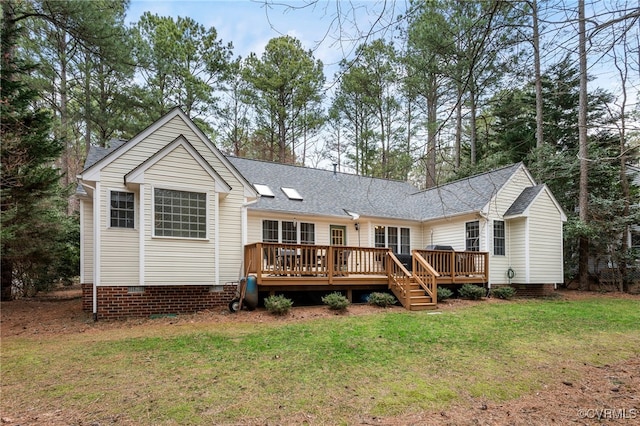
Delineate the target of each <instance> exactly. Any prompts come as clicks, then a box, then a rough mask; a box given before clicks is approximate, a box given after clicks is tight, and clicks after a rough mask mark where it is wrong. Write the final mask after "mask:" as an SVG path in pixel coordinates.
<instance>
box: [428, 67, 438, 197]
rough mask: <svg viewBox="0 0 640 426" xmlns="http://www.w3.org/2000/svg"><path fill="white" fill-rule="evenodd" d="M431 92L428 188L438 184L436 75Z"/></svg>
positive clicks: (429, 95)
mask: <svg viewBox="0 0 640 426" xmlns="http://www.w3.org/2000/svg"><path fill="white" fill-rule="evenodd" d="M431 78H432V81H431V83H430V86H431V87H430V89H429V91H430V93H429V94H428V95H427V173H426V180H425V184H426V187H427V188H432V187H434V186H436V145H437V144H436V133H437V129H438V122H437V120H438V104H437V100H438V95H437V91H438V87H437V84H436V82H435V80H436V77H435V75H432V76H431Z"/></svg>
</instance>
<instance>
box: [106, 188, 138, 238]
mask: <svg viewBox="0 0 640 426" xmlns="http://www.w3.org/2000/svg"><path fill="white" fill-rule="evenodd" d="M114 192H119V193H123V194H131V195H132V197H133V219H132V222H133V226H131V227H129V226H114V225H112V223H111V219H112V218H111V211H112V209H113V208H112V207H111V195H112V194H113V193H114ZM107 205H108V206H109V216H108V218H107V220H108V226H107V228H110V229H131V230H135V229H137V224H136V217H137V210H138V202H137V200H136V194H135V192H132V191H126V190H122V189H109V191H107ZM119 210H122V209H119Z"/></svg>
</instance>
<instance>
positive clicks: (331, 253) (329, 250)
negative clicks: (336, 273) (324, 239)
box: [327, 246, 335, 285]
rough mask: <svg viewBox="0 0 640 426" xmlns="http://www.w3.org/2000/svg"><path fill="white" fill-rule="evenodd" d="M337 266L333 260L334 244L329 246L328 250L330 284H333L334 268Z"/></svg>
mask: <svg viewBox="0 0 640 426" xmlns="http://www.w3.org/2000/svg"><path fill="white" fill-rule="evenodd" d="M334 268H335V265H334V262H333V246H329V249H328V250H327V269H328V271H327V274H328V275H327V277H328V278H329V285H331V284H333V270H334Z"/></svg>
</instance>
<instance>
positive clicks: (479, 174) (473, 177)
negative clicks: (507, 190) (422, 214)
mask: <svg viewBox="0 0 640 426" xmlns="http://www.w3.org/2000/svg"><path fill="white" fill-rule="evenodd" d="M522 164H524V163H523V162H522V161H519V162H517V163H512V164H509V165H507V166H502V167H500V168H499V169H493V170H487V171H486V172H482V173H478V174H476V175H471V176H467V177H463V178H460V179H456V180H452V181H451V182H447V183H443V184H442V185H437V186H432V187H431V188H426V189H423V190H421V191H418V192H416V193H414V194H411V195H416V194H421V193H425V192H429V191H433V190H436V189H442V188H444V187H446V186H449V185H453V184H456V183H460V182H464V181H469V180H471V179H475V178H479V177H481V176H485V175H489V174H495V173H497V172H500V171H502V170H506V169H509V168H512V167H515V166H520V165H522ZM532 186H535V185H532Z"/></svg>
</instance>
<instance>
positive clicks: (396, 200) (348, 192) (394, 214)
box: [227, 157, 419, 220]
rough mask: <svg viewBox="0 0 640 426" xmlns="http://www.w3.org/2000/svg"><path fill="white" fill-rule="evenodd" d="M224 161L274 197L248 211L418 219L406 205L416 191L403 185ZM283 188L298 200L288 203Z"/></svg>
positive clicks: (284, 166)
mask: <svg viewBox="0 0 640 426" xmlns="http://www.w3.org/2000/svg"><path fill="white" fill-rule="evenodd" d="M227 158H228V159H229V161H230V162H231V163H232V164H233V165H234V166H235V167H236V169H238V171H239V172H240V173H242V174H243V175H244V176H245V178H246V179H247V180H248V181H249V182H250V183H252V184H264V185H268V186H269V187H270V188H271V191H273V193H274V195H275V196H274V197H273V198H270V197H261V198H260V199H259V200H258V202H257V203H255V204H252V205H251V207H250V208H252V209H260V210H268V211H273V212H291V213H300V214H310V215H314V214H317V215H326V216H343V217H348V213H346V211H350V212H353V213H357V214H359V215H362V216H374V217H388V218H402V219H415V220H418V219H419V218H418V217H415V216H413V211H412V210H413V209H412V208H411V206H409V205H408V204H407V200H408V199H409V197H410V196H411V194H413V193H415V192H417V191H418V190H417V188H415V187H414V186H412V185H410V184H408V183H406V182H400V181H393V180H386V179H374V178H369V177H363V176H357V175H352V174H347V173H335V174H334V172H333V171H331V170H320V169H312V168H308V167H299V166H292V165H287V164H279V163H270V162H266V161H257V160H247V159H244V158H238V157H227ZM283 187H284V188H294V189H296V190H297V191H298V193H299V194H300V195H301V196H302V198H303V199H302V201H300V200H290V199H289V198H288V197H287V196H286V195H285V194H284V192H283V191H282V189H281V188H283Z"/></svg>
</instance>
